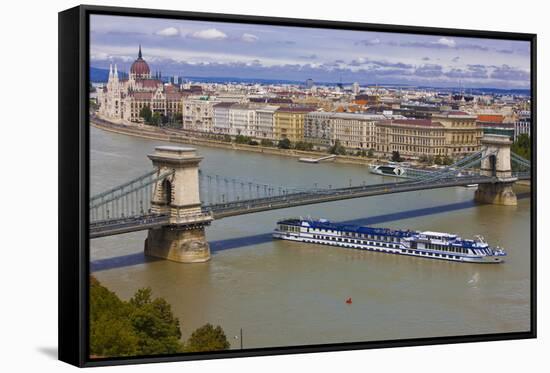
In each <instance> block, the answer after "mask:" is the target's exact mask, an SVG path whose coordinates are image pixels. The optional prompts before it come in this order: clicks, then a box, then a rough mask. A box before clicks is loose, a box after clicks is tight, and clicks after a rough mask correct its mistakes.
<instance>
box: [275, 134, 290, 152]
mask: <svg viewBox="0 0 550 373" xmlns="http://www.w3.org/2000/svg"><path fill="white" fill-rule="evenodd" d="M291 146H292V144H291V142H290V140H289V139H287V138H286V137H285V138H284V139H281V140H279V143H278V144H277V147H278V148H279V149H290V147H291Z"/></svg>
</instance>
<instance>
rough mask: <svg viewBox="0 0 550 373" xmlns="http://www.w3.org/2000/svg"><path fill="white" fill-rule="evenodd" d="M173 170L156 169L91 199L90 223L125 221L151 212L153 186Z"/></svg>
mask: <svg viewBox="0 0 550 373" xmlns="http://www.w3.org/2000/svg"><path fill="white" fill-rule="evenodd" d="M173 173H174V171H173V170H169V171H163V172H161V171H160V170H158V169H156V170H153V171H148V172H147V173H145V174H143V175H141V176H139V177H136V178H134V179H132V180H130V181H129V182H126V183H124V184H121V185H118V186H116V187H114V188H111V189H109V190H107V191H105V192H102V193H99V194H97V195H95V196H93V197H92V198H90V221H91V222H98V221H105V220H116V219H124V218H129V217H137V216H144V215H148V214H150V212H151V199H152V195H153V186H154V184H155V183H156V182H158V181H159V180H163V179H165V178H166V177H168V176H170V175H172V174H173Z"/></svg>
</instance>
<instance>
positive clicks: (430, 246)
mask: <svg viewBox="0 0 550 373" xmlns="http://www.w3.org/2000/svg"><path fill="white" fill-rule="evenodd" d="M426 249H429V250H441V251H450V252H454V253H462V254H467V253H468V249H465V248H462V247H452V246H443V245H437V244H433V243H427V244H426Z"/></svg>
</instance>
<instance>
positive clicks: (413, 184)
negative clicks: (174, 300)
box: [89, 173, 530, 238]
mask: <svg viewBox="0 0 550 373" xmlns="http://www.w3.org/2000/svg"><path fill="white" fill-rule="evenodd" d="M529 178H530V175H528V174H527V173H526V174H518V175H517V179H519V180H527V179H529ZM496 181H497V178H494V177H488V176H479V175H477V176H460V177H451V178H443V179H437V180H428V181H419V180H410V181H401V182H395V183H382V184H372V185H362V186H354V187H345V188H335V189H322V190H313V191H305V192H296V193H289V194H286V195H282V196H275V197H266V198H258V199H250V200H241V201H233V202H226V203H217V204H213V205H207V206H204V207H203V211H204V212H209V213H210V214H212V216H213V218H214V219H221V218H226V217H230V216H237V215H244V214H251V213H255V212H261V211H268V210H275V209H284V208H290V207H295V206H303V205H311V204H316V203H324V202H332V201H340V200H345V199H351V198H361V197H370V196H378V195H383V194H391V193H403V192H412V191H418V190H426V189H438V188H449V187H456V186H465V185H469V184H485V183H493V182H496ZM168 223H169V219H168V216H166V215H152V214H148V215H142V216H134V217H128V218H119V219H112V220H103V221H98V222H91V223H90V231H89V234H90V238H99V237H105V236H112V235H116V234H123V233H130V232H136V231H141V230H145V229H150V228H157V227H161V226H165V225H168Z"/></svg>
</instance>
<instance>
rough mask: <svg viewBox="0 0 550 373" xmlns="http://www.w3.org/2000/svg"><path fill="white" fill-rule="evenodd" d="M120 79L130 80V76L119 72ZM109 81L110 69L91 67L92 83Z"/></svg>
mask: <svg viewBox="0 0 550 373" xmlns="http://www.w3.org/2000/svg"><path fill="white" fill-rule="evenodd" d="M118 77H119V79H123V78H128V74H126V73H123V72H121V71H119V72H118ZM107 80H109V69H100V68H98V67H90V81H91V82H94V83H106V82H107Z"/></svg>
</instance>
